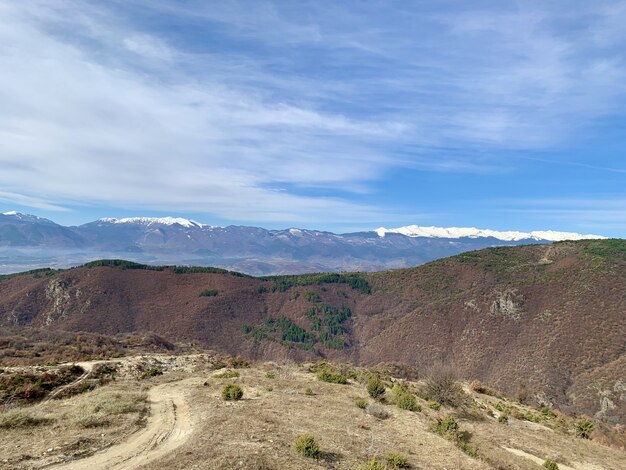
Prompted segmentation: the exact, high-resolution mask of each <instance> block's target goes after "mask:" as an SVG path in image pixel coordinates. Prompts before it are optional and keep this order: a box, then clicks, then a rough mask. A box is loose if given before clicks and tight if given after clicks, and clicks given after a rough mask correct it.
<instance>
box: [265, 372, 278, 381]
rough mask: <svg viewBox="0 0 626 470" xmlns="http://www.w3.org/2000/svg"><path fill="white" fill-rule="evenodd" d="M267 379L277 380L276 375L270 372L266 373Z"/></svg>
mask: <svg viewBox="0 0 626 470" xmlns="http://www.w3.org/2000/svg"><path fill="white" fill-rule="evenodd" d="M265 377H266V378H268V379H275V378H276V373H275V372H273V371H271V370H269V371H267V372H266V373H265Z"/></svg>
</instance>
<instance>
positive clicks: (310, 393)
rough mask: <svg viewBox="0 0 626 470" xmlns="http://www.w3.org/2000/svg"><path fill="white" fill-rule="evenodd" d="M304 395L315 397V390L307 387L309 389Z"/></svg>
mask: <svg viewBox="0 0 626 470" xmlns="http://www.w3.org/2000/svg"><path fill="white" fill-rule="evenodd" d="M304 394H305V395H306V396H309V397H312V396H313V389H312V388H311V387H307V388H306V389H305V390H304Z"/></svg>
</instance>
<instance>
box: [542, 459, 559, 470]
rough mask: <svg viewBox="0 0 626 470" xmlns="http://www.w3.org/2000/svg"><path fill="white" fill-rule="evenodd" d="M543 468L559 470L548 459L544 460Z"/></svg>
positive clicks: (555, 464)
mask: <svg viewBox="0 0 626 470" xmlns="http://www.w3.org/2000/svg"><path fill="white" fill-rule="evenodd" d="M543 466H544V467H545V468H547V469H548V470H559V466H558V465H557V463H556V462H555V461H554V460H550V459H548V460H546V461H545V462H544V463H543Z"/></svg>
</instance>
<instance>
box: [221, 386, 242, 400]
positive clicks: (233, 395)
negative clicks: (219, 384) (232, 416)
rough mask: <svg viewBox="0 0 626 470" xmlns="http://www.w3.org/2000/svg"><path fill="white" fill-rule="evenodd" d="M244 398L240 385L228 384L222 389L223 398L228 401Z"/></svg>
mask: <svg viewBox="0 0 626 470" xmlns="http://www.w3.org/2000/svg"><path fill="white" fill-rule="evenodd" d="M242 397H243V390H242V389H241V387H240V386H239V385H235V384H228V385H224V388H223V389H222V398H223V399H224V400H226V401H236V400H241V398H242Z"/></svg>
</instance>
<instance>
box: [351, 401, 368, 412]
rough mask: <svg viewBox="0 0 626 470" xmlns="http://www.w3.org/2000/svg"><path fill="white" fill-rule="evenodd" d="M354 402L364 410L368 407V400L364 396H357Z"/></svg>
mask: <svg viewBox="0 0 626 470" xmlns="http://www.w3.org/2000/svg"><path fill="white" fill-rule="evenodd" d="M354 404H355V405H356V406H357V408H361V409H362V410H364V409H365V408H367V401H365V400H363V399H362V398H357V400H356V401H355V402H354Z"/></svg>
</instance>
